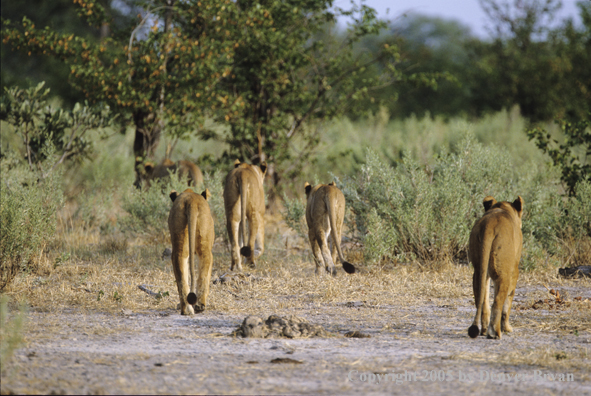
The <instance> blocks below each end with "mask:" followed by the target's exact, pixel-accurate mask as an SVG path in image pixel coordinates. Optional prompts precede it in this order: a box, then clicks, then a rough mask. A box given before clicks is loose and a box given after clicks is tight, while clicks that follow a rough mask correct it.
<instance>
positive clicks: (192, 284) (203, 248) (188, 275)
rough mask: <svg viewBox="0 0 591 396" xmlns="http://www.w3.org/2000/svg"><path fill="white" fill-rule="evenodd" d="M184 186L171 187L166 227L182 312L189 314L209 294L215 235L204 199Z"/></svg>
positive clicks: (200, 305)
mask: <svg viewBox="0 0 591 396" xmlns="http://www.w3.org/2000/svg"><path fill="white" fill-rule="evenodd" d="M208 195H209V191H207V190H206V191H204V192H203V194H202V195H199V194H196V193H194V192H193V191H192V190H191V189H186V190H185V191H183V193H182V194H178V193H177V192H176V191H173V192H172V193H171V194H170V198H171V199H172V201H173V205H172V208H171V209H170V214H169V216H168V228H169V231H170V239H171V242H172V268H173V271H174V276H175V279H176V283H177V288H178V292H179V299H180V306H181V314H183V315H190V314H193V313H194V312H195V310H197V311H203V310H204V309H205V306H206V305H207V297H208V295H209V280H210V278H211V268H212V264H213V255H212V249H213V242H214V238H215V233H214V228H213V218H212V216H211V212H210V210H209V204H208V203H207V201H206V199H207V197H208ZM195 253H196V254H197V257H198V258H199V265H198V269H197V272H198V275H197V276H196V275H195V257H194V256H195Z"/></svg>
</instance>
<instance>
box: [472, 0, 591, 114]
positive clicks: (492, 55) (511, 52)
mask: <svg viewBox="0 0 591 396" xmlns="http://www.w3.org/2000/svg"><path fill="white" fill-rule="evenodd" d="M481 4H482V6H483V8H484V10H485V12H486V13H487V15H488V17H489V18H490V20H491V23H492V28H491V32H492V33H493V36H494V41H493V42H492V43H490V44H488V43H476V45H475V46H474V47H473V54H474V55H475V56H474V57H473V60H474V65H475V68H474V69H475V73H474V74H473V81H474V83H473V87H474V88H473V90H472V93H473V98H474V102H475V103H476V104H477V106H479V107H481V108H485V107H490V108H492V109H493V110H498V109H500V108H503V107H506V108H508V107H511V106H513V105H514V104H518V105H519V106H520V108H521V112H522V114H523V115H525V116H526V117H528V118H529V119H530V120H531V121H533V122H536V121H546V120H550V119H552V118H561V117H563V116H564V115H566V113H568V112H569V111H573V110H575V109H576V110H575V111H576V113H577V114H578V115H579V116H581V117H586V116H587V112H588V109H589V107H588V104H589V93H588V92H589V88H590V87H591V85H590V82H589V80H588V75H589V74H588V70H587V69H588V68H586V69H585V70H582V69H581V70H579V69H578V68H577V69H575V68H573V61H575V64H579V62H581V61H583V59H584V60H587V58H588V53H589V52H588V51H589V27H588V26H589V24H588V23H587V24H586V27H585V28H584V29H583V30H582V31H578V30H577V29H576V28H574V26H573V24H572V22H570V23H568V22H567V23H564V24H563V25H562V26H561V27H558V28H551V24H550V22H551V21H552V20H553V19H554V18H555V14H556V11H557V10H558V9H559V8H560V6H561V2H560V0H513V1H512V2H509V1H500V0H499V1H497V0H481ZM579 7H580V9H581V12H582V16H583V19H584V18H585V16H584V15H585V14H587V15H588V14H589V7H590V5H589V4H588V3H587V4H583V3H580V5H579ZM574 71H576V72H577V73H576V74H575V73H573V72H574ZM581 77H583V78H581ZM585 79H587V81H583V80H585ZM478 88H480V90H478ZM585 99H586V100H585ZM581 101H582V102H583V104H582V105H581Z"/></svg>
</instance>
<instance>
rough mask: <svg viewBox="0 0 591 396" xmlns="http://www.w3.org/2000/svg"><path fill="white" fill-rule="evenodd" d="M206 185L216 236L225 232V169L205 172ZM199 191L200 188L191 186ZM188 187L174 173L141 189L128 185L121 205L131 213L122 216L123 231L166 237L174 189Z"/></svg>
mask: <svg viewBox="0 0 591 396" xmlns="http://www.w3.org/2000/svg"><path fill="white" fill-rule="evenodd" d="M203 184H204V188H207V189H209V192H210V193H211V197H210V199H209V200H208V203H209V208H210V210H211V212H212V216H213V218H214V222H215V225H214V227H215V233H216V237H218V236H224V235H225V232H226V231H225V229H226V227H225V217H224V201H223V185H222V172H221V171H219V170H218V171H215V172H214V173H212V174H208V173H206V174H205V175H204V181H203ZM190 188H191V189H193V191H195V192H196V193H198V194H200V193H201V192H202V190H201V189H200V188H195V187H190ZM173 189H174V190H176V191H178V192H182V191H185V190H186V189H187V184H186V182H185V181H181V180H179V179H178V177H176V176H175V175H172V177H170V178H167V179H164V180H155V181H153V182H152V187H151V188H149V189H144V190H138V189H136V188H133V187H131V186H130V187H128V189H127V191H126V192H125V193H124V195H123V202H122V208H123V209H124V210H125V211H126V212H127V213H128V216H121V217H119V224H120V225H121V228H122V231H124V232H126V231H131V232H133V233H135V234H139V235H145V236H151V237H153V238H155V239H157V240H166V239H167V238H168V237H169V234H168V232H169V231H168V214H169V213H170V208H171V207H172V202H171V200H170V197H169V193H170V191H171V190H173Z"/></svg>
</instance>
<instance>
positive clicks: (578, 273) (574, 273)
mask: <svg viewBox="0 0 591 396" xmlns="http://www.w3.org/2000/svg"><path fill="white" fill-rule="evenodd" d="M558 273H559V274H560V275H561V276H564V277H565V278H574V277H578V278H582V277H584V276H587V277H590V278H591V265H579V266H577V267H572V268H559V269H558Z"/></svg>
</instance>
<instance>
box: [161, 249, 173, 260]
mask: <svg viewBox="0 0 591 396" xmlns="http://www.w3.org/2000/svg"><path fill="white" fill-rule="evenodd" d="M171 257H172V249H171V248H166V249H164V251H163V252H162V260H164V259H167V258H171Z"/></svg>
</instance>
